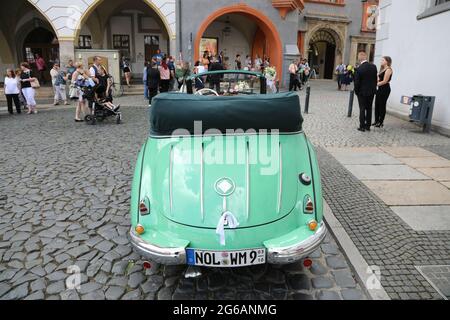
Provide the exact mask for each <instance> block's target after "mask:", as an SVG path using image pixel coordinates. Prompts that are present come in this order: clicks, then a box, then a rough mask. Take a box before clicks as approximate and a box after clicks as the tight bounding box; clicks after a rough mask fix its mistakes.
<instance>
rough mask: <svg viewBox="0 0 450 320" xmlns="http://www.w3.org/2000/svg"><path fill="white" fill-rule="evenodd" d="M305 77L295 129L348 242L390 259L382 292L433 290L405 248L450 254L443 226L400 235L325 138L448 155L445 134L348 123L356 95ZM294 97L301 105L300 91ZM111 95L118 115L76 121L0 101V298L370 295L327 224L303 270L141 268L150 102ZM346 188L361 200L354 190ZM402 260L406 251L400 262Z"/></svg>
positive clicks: (430, 294) (400, 125) (441, 256)
mask: <svg viewBox="0 0 450 320" xmlns="http://www.w3.org/2000/svg"><path fill="white" fill-rule="evenodd" d="M311 85H312V95H311V106H310V114H308V115H305V127H304V129H305V131H306V133H307V135H308V136H309V137H310V139H311V140H312V141H313V142H314V143H315V144H316V146H317V147H318V148H319V157H320V159H319V160H320V163H321V168H322V174H323V175H324V179H323V180H324V189H325V190H324V191H325V192H324V193H325V194H324V196H325V199H326V200H327V202H328V203H329V205H330V207H331V208H332V210H333V213H334V214H335V215H336V217H337V218H338V219H339V220H340V221H341V223H342V224H343V225H344V227H345V228H346V230H347V232H348V233H349V235H350V236H351V238H352V240H353V241H354V242H355V243H357V242H358V240H359V241H360V242H361V243H363V245H362V246H361V245H357V247H358V249H359V250H360V251H361V253H362V255H363V256H364V257H365V259H366V260H368V262H369V263H371V264H375V265H379V264H380V260H381V259H383V260H384V259H386V258H388V259H387V260H386V261H383V265H386V266H396V268H393V267H392V268H390V269H389V275H390V276H389V277H387V278H386V279H385V278H383V279H382V284H383V285H384V286H386V287H387V289H386V290H387V291H388V293H389V295H390V296H391V298H394V299H411V298H424V299H438V298H439V295H438V294H437V293H436V292H435V291H434V290H433V288H432V287H431V286H430V285H429V284H428V282H426V280H425V279H424V278H422V277H421V276H420V275H419V274H418V272H415V271H413V270H412V269H411V268H413V267H414V265H415V262H416V261H415V259H413V258H411V256H414V255H418V256H420V257H421V258H420V259H418V260H420V261H419V262H424V261H425V260H426V258H427V255H425V254H421V252H420V251H421V250H423V251H425V250H431V252H432V253H434V254H436V255H437V256H438V257H437V258H436V261H437V262H441V263H447V264H449V263H450V261H449V248H448V243H449V242H448V241H449V239H450V238H449V233H448V231H446V232H441V233H436V234H432V235H430V236H428V235H425V234H420V233H419V234H414V237H415V238H414V240H411V241H408V237H410V236H411V235H412V232H411V230H408V229H407V228H404V227H402V228H400V229H397V228H393V227H396V226H401V225H402V223H401V221H399V219H397V218H395V216H394V214H393V213H392V212H390V209H389V208H388V207H387V206H385V205H384V204H383V203H382V202H381V200H379V199H378V198H377V197H376V196H375V195H374V194H373V193H372V192H370V190H368V188H367V187H366V186H365V185H363V184H361V183H359V182H358V181H357V180H356V178H354V177H353V176H352V175H351V174H350V173H349V172H348V171H347V170H346V169H345V167H344V166H342V165H341V164H340V163H338V162H337V161H336V160H335V159H334V158H333V157H332V156H331V154H330V153H329V152H328V151H327V148H330V147H362V146H364V147H368V146H422V147H426V148H434V149H437V150H441V152H442V153H443V154H442V156H443V157H445V155H444V153H445V150H449V149H448V148H449V146H450V139H448V138H446V137H444V136H441V135H438V134H434V133H433V134H430V135H423V134H422V133H420V128H418V127H416V126H415V125H413V124H410V123H407V122H405V121H402V120H399V119H396V118H393V117H389V116H388V119H387V121H386V127H385V129H382V130H377V131H374V132H371V133H360V132H357V131H356V128H357V120H356V116H357V114H358V110H357V103H356V101H355V111H354V117H353V118H352V119H349V118H347V103H348V93H344V92H337V91H335V90H334V87H335V83H333V82H327V81H314V82H312V84H311ZM301 97H302V106H303V104H304V92H302V93H301ZM118 102H119V103H121V105H122V108H123V113H124V124H122V125H120V126H117V125H116V124H115V123H114V122H113V121H111V122H105V123H102V124H99V125H97V126H87V125H85V124H76V123H75V122H74V121H73V113H74V110H73V109H69V108H61V109H57V110H45V111H42V112H40V113H38V114H37V115H33V116H26V115H22V116H12V117H10V116H8V115H7V114H6V113H5V112H2V111H0V134H1V136H2V140H1V141H0V150H1V157H0V168H1V178H0V261H1V262H0V299H24V298H25V299H220V300H228V299H237V300H244V299H296V300H297V299H298V300H305V299H367V298H368V297H367V296H366V293H365V291H364V290H362V288H361V286H360V284H359V283H358V282H357V281H356V280H355V279H356V277H355V274H354V273H353V271H352V269H351V268H350V264H349V262H348V260H347V258H346V255H345V253H344V252H342V250H341V249H340V248H339V246H338V245H337V244H336V240H335V239H334V238H333V236H332V235H328V236H327V239H326V241H325V243H324V244H322V246H321V248H320V250H318V251H316V252H315V253H314V254H313V255H312V256H311V258H312V259H313V261H314V264H313V267H312V268H311V269H306V268H304V267H303V266H302V264H301V263H297V264H293V265H288V266H283V267H274V266H264V267H252V268H243V269H235V270H204V274H203V276H202V277H200V278H198V279H195V280H194V279H185V278H184V272H185V270H186V268H185V267H162V266H158V265H153V268H152V269H149V270H144V269H143V266H142V261H141V260H140V257H139V256H138V255H136V254H135V253H133V251H132V248H131V246H130V244H129V240H128V238H127V232H128V230H129V226H130V222H129V213H128V210H129V196H130V188H131V179H132V172H133V166H134V164H135V159H136V156H137V151H138V150H139V148H140V146H141V145H142V143H143V142H144V140H145V138H146V135H147V132H148V127H149V125H148V119H147V108H146V107H145V101H143V100H142V99H141V98H140V97H138V96H133V97H124V98H121V99H118ZM355 194H356V198H357V199H358V202H356V200H355V199H356V198H355V199H353V198H352V197H353V195H355ZM345 204H347V205H345ZM352 205H357V207H355V209H357V213H358V215H357V216H355V212H356V211H351V210H349V206H350V207H351V206H352ZM355 217H358V220H357V223H360V224H359V225H358V226H359V229H358V230H359V231H358V232H357V231H355V232H353V233H352V232H351V230H352V228H351V226H350V224H349V220H350V219H353V218H355ZM364 217H367V219H366V218H364ZM380 219H383V221H381V220H380ZM355 221H356V220H355ZM363 223H364V224H363ZM380 223H382V224H384V226H385V227H383V228H388V229H389V228H393V229H395V230H396V232H397V233H395V234H392V235H391V237H390V238H389V239H386V238H384V237H383V236H384V235H386V233H387V230H388V229H382V230H380V231H379V232H378V231H377V230H375V231H374V228H376V226H377V225H378V224H380ZM370 232H374V233H375V234H378V235H379V236H380V237H379V238H376V239H375V238H374V239H371V240H373V241H374V242H375V245H373V246H372V245H366V246H364V243H365V242H364V239H363V238H364V237H365V236H367V235H369V236H371V235H373V233H370ZM403 237H404V238H403ZM430 239H433V241H434V242H435V243H438V244H437V245H436V247H434V246H433V247H431V246H430V247H427V246H422V245H423V243H424V241H427V240H430ZM387 241H390V242H387ZM442 241H446V242H443V244H440V242H442ZM393 243H396V245H393ZM416 244H417V245H418V246H417V247H414V246H415V245H416ZM364 248H366V249H367V250H362V249H364ZM392 249H396V250H403V251H402V252H401V254H400V258H399V259H400V260H396V259H395V258H394V257H391V256H392V255H397V253H396V252H392V251H389V250H392ZM411 250H412V251H411ZM383 254H384V255H383ZM409 258H411V260H407V259H409ZM391 259H392V261H390V260H391ZM394 260H395V261H394ZM399 261H406V262H405V267H403V266H401V265H400V262H399ZM74 265H75V266H78V267H79V268H80V271H81V280H82V281H81V282H82V284H81V290H79V291H75V290H66V283H65V282H66V279H67V278H68V277H69V276H70V273H68V268H69V267H71V266H74ZM392 270H394V271H392ZM395 270H398V271H395ZM397 274H398V276H396V275H397ZM411 274H412V275H411ZM399 277H400V279H399ZM416 282H417V283H416ZM405 287H411V288H412V289H411V290H408V289H405ZM396 288H402V289H401V290H402V291H400V292H399V290H397V289H396ZM414 288H420V289H417V290H416V289H414ZM401 293H404V294H401Z"/></svg>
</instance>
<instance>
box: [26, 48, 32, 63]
mask: <svg viewBox="0 0 450 320" xmlns="http://www.w3.org/2000/svg"><path fill="white" fill-rule="evenodd" d="M25 57H26V59H27V61H28V63H29V64H32V63H34V54H33V51H31V48H28V47H27V48H25Z"/></svg>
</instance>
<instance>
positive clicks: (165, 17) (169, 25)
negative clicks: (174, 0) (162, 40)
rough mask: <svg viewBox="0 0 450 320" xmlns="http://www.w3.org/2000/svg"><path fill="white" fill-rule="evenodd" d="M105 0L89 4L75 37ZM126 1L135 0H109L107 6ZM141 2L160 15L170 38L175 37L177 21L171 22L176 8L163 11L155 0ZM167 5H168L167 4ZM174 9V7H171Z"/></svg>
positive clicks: (112, 6)
mask: <svg viewBox="0 0 450 320" xmlns="http://www.w3.org/2000/svg"><path fill="white" fill-rule="evenodd" d="M104 2H105V0H94V1H93V3H92V4H91V5H90V6H89V8H88V9H87V10H86V11H85V12H84V13H83V14H82V16H81V17H80V19H79V22H78V25H77V26H76V31H75V39H78V36H79V35H80V31H81V28H82V27H83V25H84V24H85V23H86V20H87V19H88V18H89V17H90V16H91V14H92V13H93V12H94V11H95V10H96V9H97V8H98V7H99V6H100V5H101V4H102V3H104ZM120 2H122V3H125V4H127V5H128V6H130V4H132V3H133V0H131V1H130V0H125V1H124V0H108V3H107V5H106V7H109V8H114V7H115V6H117V4H118V3H120ZM139 2H143V3H145V4H146V6H147V7H148V8H149V9H151V10H153V11H154V12H155V14H156V15H157V16H158V17H159V19H160V20H161V22H162V24H163V25H164V28H165V31H166V32H167V33H168V35H169V37H170V39H175V37H176V34H175V22H171V15H175V8H173V12H163V11H162V10H161V9H160V8H159V7H158V6H157V5H156V4H155V3H154V1H153V0H139ZM165 7H168V6H167V5H166V6H165ZM170 10H172V9H170Z"/></svg>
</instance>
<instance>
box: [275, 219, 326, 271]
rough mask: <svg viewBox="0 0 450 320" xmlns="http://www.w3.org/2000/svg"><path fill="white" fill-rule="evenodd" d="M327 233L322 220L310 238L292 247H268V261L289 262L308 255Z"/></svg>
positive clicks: (276, 262)
mask: <svg viewBox="0 0 450 320" xmlns="http://www.w3.org/2000/svg"><path fill="white" fill-rule="evenodd" d="M326 235H327V227H326V226H325V223H324V222H323V221H322V223H321V224H320V227H319V229H318V230H317V231H316V233H315V234H314V235H312V236H311V237H309V238H308V239H306V240H304V241H302V242H300V243H297V244H295V245H293V246H291V247H284V248H269V249H267V263H269V264H289V263H293V262H296V261H299V260H301V259H303V258H305V257H308V256H309V255H310V254H311V253H312V252H314V251H315V250H316V249H317V247H319V246H320V244H321V243H322V241H323V240H324V239H325V236H326Z"/></svg>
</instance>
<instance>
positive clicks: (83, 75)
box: [72, 62, 90, 122]
mask: <svg viewBox="0 0 450 320" xmlns="http://www.w3.org/2000/svg"><path fill="white" fill-rule="evenodd" d="M75 67H76V68H77V69H76V70H75V72H74V73H73V75H72V83H75V84H76V85H78V84H79V83H80V82H83V81H85V80H87V79H89V78H90V77H89V74H88V73H87V72H86V71H85V70H84V69H83V63H82V62H78V63H76V64H75ZM81 112H83V113H84V114H85V115H86V114H89V112H87V110H86V104H85V99H84V96H83V91H82V90H81V88H78V105H77V108H76V110H75V122H83V120H82V119H80V116H81Z"/></svg>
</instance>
